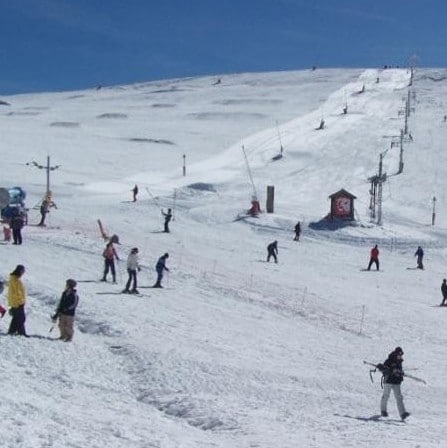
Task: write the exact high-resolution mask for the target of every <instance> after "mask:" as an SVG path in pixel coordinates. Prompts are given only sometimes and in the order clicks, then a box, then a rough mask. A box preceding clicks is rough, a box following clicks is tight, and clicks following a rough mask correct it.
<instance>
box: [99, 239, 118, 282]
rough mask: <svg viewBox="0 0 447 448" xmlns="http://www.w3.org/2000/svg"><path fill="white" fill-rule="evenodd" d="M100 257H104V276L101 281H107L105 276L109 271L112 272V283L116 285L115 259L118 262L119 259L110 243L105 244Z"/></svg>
mask: <svg viewBox="0 0 447 448" xmlns="http://www.w3.org/2000/svg"><path fill="white" fill-rule="evenodd" d="M102 256H103V257H104V275H103V276H102V279H101V281H102V282H106V281H107V274H108V273H109V270H110V271H111V272H112V278H113V283H116V271H115V258H116V259H117V260H118V261H119V257H118V255H117V253H116V250H115V248H114V247H113V242H112V241H109V242H108V243H107V246H106V248H105V249H104V252H103V253H102Z"/></svg>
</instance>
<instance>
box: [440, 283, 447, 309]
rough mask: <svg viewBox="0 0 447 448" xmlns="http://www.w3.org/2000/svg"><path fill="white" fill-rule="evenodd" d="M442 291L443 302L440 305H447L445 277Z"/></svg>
mask: <svg viewBox="0 0 447 448" xmlns="http://www.w3.org/2000/svg"><path fill="white" fill-rule="evenodd" d="M441 292H442V302H441V305H440V306H445V305H447V304H446V303H445V301H446V300H447V280H446V279H444V280H443V281H442V285H441Z"/></svg>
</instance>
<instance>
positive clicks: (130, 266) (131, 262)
mask: <svg viewBox="0 0 447 448" xmlns="http://www.w3.org/2000/svg"><path fill="white" fill-rule="evenodd" d="M137 271H141V268H140V264H139V260H138V247H134V248H133V249H132V250H131V251H130V254H129V256H128V257H127V273H128V274H129V279H128V280H127V283H126V287H125V288H124V290H123V292H125V293H128V294H138V290H137ZM131 284H132V289H130V285H131Z"/></svg>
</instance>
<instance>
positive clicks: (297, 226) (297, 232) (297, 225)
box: [293, 221, 301, 241]
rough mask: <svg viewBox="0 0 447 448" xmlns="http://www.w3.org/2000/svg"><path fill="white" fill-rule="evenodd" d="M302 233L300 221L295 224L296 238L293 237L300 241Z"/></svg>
mask: <svg viewBox="0 0 447 448" xmlns="http://www.w3.org/2000/svg"><path fill="white" fill-rule="evenodd" d="M300 235H301V223H300V222H299V221H298V222H297V223H296V225H295V238H293V241H299V240H300Z"/></svg>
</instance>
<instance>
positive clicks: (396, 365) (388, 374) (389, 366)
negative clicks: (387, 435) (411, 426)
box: [377, 347, 410, 420]
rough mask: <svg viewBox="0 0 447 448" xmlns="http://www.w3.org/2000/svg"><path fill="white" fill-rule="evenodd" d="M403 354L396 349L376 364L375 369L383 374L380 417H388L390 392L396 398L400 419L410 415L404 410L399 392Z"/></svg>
mask: <svg viewBox="0 0 447 448" xmlns="http://www.w3.org/2000/svg"><path fill="white" fill-rule="evenodd" d="M403 354H404V352H403V350H402V348H400V347H396V348H395V349H394V350H393V351H392V352H391V353H390V354H389V355H388V358H387V360H386V361H385V362H384V363H383V364H378V365H377V368H378V369H379V370H380V371H381V372H382V373H383V378H384V384H383V395H382V399H381V401H380V414H381V415H382V417H388V411H387V404H388V399H389V398H390V394H391V391H393V393H394V397H395V398H396V403H397V410H398V412H399V415H400V418H401V419H402V420H405V419H406V418H407V417H408V416H409V415H410V413H409V412H407V411H406V410H405V406H404V399H403V396H402V392H401V390H400V385H401V383H402V381H403V379H404V371H403V369H402V362H403V358H402V356H403Z"/></svg>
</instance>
